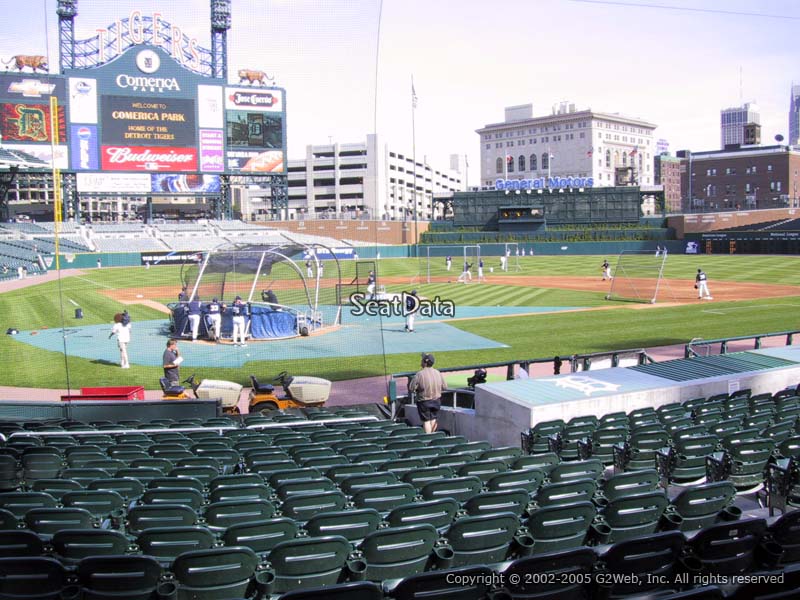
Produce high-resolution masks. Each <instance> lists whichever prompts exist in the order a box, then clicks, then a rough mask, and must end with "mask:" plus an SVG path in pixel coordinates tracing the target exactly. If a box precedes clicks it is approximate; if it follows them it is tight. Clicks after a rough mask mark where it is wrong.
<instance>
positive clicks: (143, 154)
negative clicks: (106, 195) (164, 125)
mask: <svg viewBox="0 0 800 600" xmlns="http://www.w3.org/2000/svg"><path fill="white" fill-rule="evenodd" d="M101 166H102V168H103V170H104V171H148V172H149V171H168V172H173V173H174V172H181V171H197V150H195V149H194V148H163V147H162V148H159V147H154V146H103V147H102V153H101Z"/></svg>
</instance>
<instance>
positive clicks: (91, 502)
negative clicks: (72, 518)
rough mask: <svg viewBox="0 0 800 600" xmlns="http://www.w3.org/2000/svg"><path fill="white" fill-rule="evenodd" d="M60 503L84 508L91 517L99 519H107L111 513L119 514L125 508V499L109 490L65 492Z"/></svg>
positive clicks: (122, 512)
mask: <svg viewBox="0 0 800 600" xmlns="http://www.w3.org/2000/svg"><path fill="white" fill-rule="evenodd" d="M61 504H63V505H64V506H66V507H72V508H83V509H86V510H88V511H89V512H90V513H91V514H92V516H93V517H95V518H97V519H100V520H103V519H107V518H109V517H111V515H112V514H116V515H117V516H121V515H122V514H124V511H125V508H126V504H125V499H124V498H123V497H122V496H120V495H119V494H118V493H117V492H113V491H110V490H79V491H75V492H67V493H66V494H64V495H63V496H61Z"/></svg>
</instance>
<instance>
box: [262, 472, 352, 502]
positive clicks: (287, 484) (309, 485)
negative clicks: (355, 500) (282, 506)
mask: <svg viewBox="0 0 800 600" xmlns="http://www.w3.org/2000/svg"><path fill="white" fill-rule="evenodd" d="M333 491H338V489H337V487H336V484H335V483H333V481H331V480H330V479H328V478H327V477H314V478H312V479H297V480H289V481H284V482H283V483H280V484H278V485H277V486H275V493H276V494H277V496H278V498H280V500H281V501H286V499H288V498H289V497H290V496H294V495H297V494H320V493H322V492H333Z"/></svg>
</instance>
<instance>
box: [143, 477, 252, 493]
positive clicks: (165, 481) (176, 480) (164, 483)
mask: <svg viewBox="0 0 800 600" xmlns="http://www.w3.org/2000/svg"><path fill="white" fill-rule="evenodd" d="M259 481H261V479H260V478H259ZM157 488H181V489H183V488H191V489H193V490H197V491H198V492H200V493H203V492H204V491H205V486H204V485H203V482H201V481H200V480H199V479H195V478H194V477H155V478H153V479H151V480H150V481H149V482H148V483H147V489H149V490H154V489H157Z"/></svg>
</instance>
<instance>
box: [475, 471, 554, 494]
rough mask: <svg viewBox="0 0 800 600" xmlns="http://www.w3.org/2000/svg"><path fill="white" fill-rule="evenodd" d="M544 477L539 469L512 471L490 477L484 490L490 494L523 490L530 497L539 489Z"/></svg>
mask: <svg viewBox="0 0 800 600" xmlns="http://www.w3.org/2000/svg"><path fill="white" fill-rule="evenodd" d="M544 477H545V475H544V473H543V472H542V471H540V470H539V469H514V470H512V471H505V472H504V473H498V474H497V475H494V476H493V477H491V478H490V479H489V480H488V481H487V482H486V488H487V489H488V490H489V491H490V492H499V491H504V490H512V489H524V490H525V491H526V492H528V494H529V495H531V496H532V495H533V494H535V493H536V490H538V489H539V486H540V485H541V484H542V481H544Z"/></svg>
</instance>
